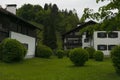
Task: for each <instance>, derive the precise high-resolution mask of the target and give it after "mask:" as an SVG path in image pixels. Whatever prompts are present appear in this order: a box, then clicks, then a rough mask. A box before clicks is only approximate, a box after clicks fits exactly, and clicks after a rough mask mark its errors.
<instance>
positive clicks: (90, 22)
mask: <svg viewBox="0 0 120 80" xmlns="http://www.w3.org/2000/svg"><path fill="white" fill-rule="evenodd" d="M94 24H97V23H96V22H94V21H92V20H90V21H88V22H85V23H81V24H80V25H79V26H78V27H76V28H74V29H72V30H70V31H68V32H66V33H65V34H63V35H62V36H63V37H64V36H65V35H67V34H70V33H71V32H75V31H77V30H80V29H82V28H84V27H87V26H88V25H94Z"/></svg>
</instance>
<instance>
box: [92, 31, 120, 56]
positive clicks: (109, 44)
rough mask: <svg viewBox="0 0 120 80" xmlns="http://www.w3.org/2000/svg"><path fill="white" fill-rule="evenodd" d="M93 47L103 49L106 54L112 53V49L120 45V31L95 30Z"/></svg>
mask: <svg viewBox="0 0 120 80" xmlns="http://www.w3.org/2000/svg"><path fill="white" fill-rule="evenodd" d="M93 41H94V44H93V47H94V48H95V49H96V50H101V51H102V52H103V53H104V55H106V56H108V55H110V51H111V50H112V48H113V47H115V46H116V45H120V31H112V32H106V31H95V32H94V34H93Z"/></svg>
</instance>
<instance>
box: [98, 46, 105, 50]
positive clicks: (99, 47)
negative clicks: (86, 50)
mask: <svg viewBox="0 0 120 80" xmlns="http://www.w3.org/2000/svg"><path fill="white" fill-rule="evenodd" d="M97 49H98V50H107V45H98V47H97Z"/></svg>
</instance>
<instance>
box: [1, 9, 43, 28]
mask: <svg viewBox="0 0 120 80" xmlns="http://www.w3.org/2000/svg"><path fill="white" fill-rule="evenodd" d="M0 13H1V14H4V15H7V16H10V17H13V18H15V19H17V20H19V21H21V22H23V23H26V24H27V25H29V26H32V27H34V28H36V29H39V30H41V28H39V27H38V26H35V25H33V24H31V23H30V22H28V21H26V20H24V19H22V18H20V17H18V16H16V15H14V14H13V13H11V12H9V11H7V10H5V9H3V8H0Z"/></svg>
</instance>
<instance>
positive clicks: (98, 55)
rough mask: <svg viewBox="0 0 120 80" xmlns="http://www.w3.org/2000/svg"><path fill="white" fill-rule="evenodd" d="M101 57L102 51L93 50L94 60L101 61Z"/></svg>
mask: <svg viewBox="0 0 120 80" xmlns="http://www.w3.org/2000/svg"><path fill="white" fill-rule="evenodd" d="M103 58H104V54H103V52H102V51H95V53H94V59H95V60H96V61H103Z"/></svg>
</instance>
